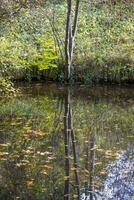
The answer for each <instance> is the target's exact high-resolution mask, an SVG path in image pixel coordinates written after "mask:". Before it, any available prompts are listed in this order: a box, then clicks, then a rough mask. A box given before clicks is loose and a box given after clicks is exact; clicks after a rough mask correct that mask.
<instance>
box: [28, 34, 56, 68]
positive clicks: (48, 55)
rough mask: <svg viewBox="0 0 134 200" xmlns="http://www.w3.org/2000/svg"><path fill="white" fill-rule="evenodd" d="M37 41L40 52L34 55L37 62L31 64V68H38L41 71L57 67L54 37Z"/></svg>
mask: <svg viewBox="0 0 134 200" xmlns="http://www.w3.org/2000/svg"><path fill="white" fill-rule="evenodd" d="M37 41H38V44H37V46H38V47H39V49H40V51H39V52H37V54H35V55H34V60H35V61H33V62H32V63H31V66H32V65H33V66H36V67H37V68H38V69H39V70H43V69H50V68H55V67H57V64H56V60H57V59H58V56H57V50H56V49H55V47H54V41H53V39H52V37H50V38H48V37H47V38H45V39H44V38H39V39H37Z"/></svg>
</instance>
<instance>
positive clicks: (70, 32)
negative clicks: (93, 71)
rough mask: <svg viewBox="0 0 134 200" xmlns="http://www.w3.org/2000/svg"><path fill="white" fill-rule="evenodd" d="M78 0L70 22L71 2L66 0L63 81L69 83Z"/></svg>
mask: <svg viewBox="0 0 134 200" xmlns="http://www.w3.org/2000/svg"><path fill="white" fill-rule="evenodd" d="M79 6H80V0H76V5H75V12H74V19H73V20H72V0H67V19H66V36H65V71H64V74H65V81H66V82H70V77H71V72H72V58H73V48H74V40H75V35H76V31H77V24H78V14H79Z"/></svg>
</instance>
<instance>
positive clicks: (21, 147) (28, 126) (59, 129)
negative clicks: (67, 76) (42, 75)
mask: <svg viewBox="0 0 134 200" xmlns="http://www.w3.org/2000/svg"><path fill="white" fill-rule="evenodd" d="M19 88H20V90H21V92H22V94H21V95H19V96H18V97H14V98H9V99H1V100H0V200H17V199H20V200H61V199H64V200H75V199H76V200H77V199H78V200H133V199H134V156H133V155H134V90H133V87H132V86H131V87H130V86H129V87H119V86H118V87H115V86H107V87H106V86H97V87H84V86H81V87H80V86H77V87H74V88H67V87H62V86H57V85H52V84H51V85H44V84H32V85H30V86H27V85H22V86H19Z"/></svg>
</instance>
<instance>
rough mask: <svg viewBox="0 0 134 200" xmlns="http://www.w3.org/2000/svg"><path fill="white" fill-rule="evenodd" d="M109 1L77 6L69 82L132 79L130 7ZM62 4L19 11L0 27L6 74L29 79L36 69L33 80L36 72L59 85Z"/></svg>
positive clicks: (133, 40)
mask: <svg viewBox="0 0 134 200" xmlns="http://www.w3.org/2000/svg"><path fill="white" fill-rule="evenodd" d="M110 2H111V3H103V2H102V3H98V2H97V1H95V2H94V3H92V2H91V3H90V2H89V3H88V4H87V3H84V2H82V3H81V11H80V16H79V23H78V32H77V37H76V43H75V44H76V46H75V49H74V59H73V65H74V69H75V74H76V75H75V78H74V75H73V76H72V78H71V79H72V80H73V81H82V82H85V83H90V82H92V81H94V82H96V81H97V82H98V81H102V80H103V81H106V82H118V83H119V82H122V81H133V80H134V71H133V69H134V48H133V47H134V37H133V32H134V25H133V13H134V6H133V2H124V1H117V2H116V3H115V4H114V3H112V1H110ZM65 5H66V4H65V2H61V1H52V2H49V1H47V2H46V4H45V6H44V7H43V4H42V7H38V8H35V7H34V8H32V12H30V10H29V9H28V8H27V9H21V12H19V14H18V15H16V16H14V17H13V18H12V20H11V22H10V23H9V22H8V23H7V24H6V25H5V24H4V25H3V24H2V23H1V25H0V26H1V33H0V69H2V70H3V69H4V71H5V73H6V75H10V76H11V77H14V78H17V77H18V78H21V77H24V78H25V79H27V80H30V79H32V76H33V75H32V74H33V73H32V71H34V70H35V68H36V69H37V70H36V74H35V75H34V76H36V78H37V79H39V77H40V76H39V75H40V72H39V73H38V70H39V71H42V72H43V71H47V72H48V71H49V72H50V73H43V74H47V76H48V77H47V78H49V75H50V78H53V80H60V81H61V82H62V81H63V79H64V77H63V76H62V74H61V70H59V69H61V66H62V65H63V62H64V36H65V11H66V6H65ZM61 55H62V56H61ZM27 69H29V71H28V70H27ZM62 69H63V68H62ZM56 70H57V71H56ZM52 71H53V72H52ZM27 72H30V73H29V74H26V73H27ZM55 72H56V73H55ZM57 73H59V74H58V75H57ZM48 74H49V75H48ZM87 74H88V75H87ZM52 76H53V77H52Z"/></svg>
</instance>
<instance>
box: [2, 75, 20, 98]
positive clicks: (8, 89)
mask: <svg viewBox="0 0 134 200" xmlns="http://www.w3.org/2000/svg"><path fill="white" fill-rule="evenodd" d="M16 92H17V91H16V90H15V88H14V85H13V83H12V82H11V80H10V79H9V78H8V79H7V78H3V77H0V96H14V95H15V94H16Z"/></svg>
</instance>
